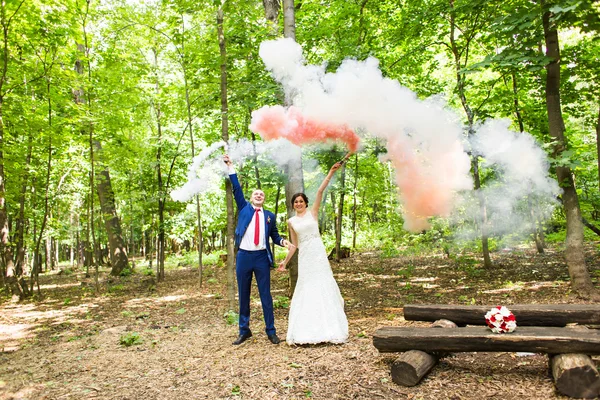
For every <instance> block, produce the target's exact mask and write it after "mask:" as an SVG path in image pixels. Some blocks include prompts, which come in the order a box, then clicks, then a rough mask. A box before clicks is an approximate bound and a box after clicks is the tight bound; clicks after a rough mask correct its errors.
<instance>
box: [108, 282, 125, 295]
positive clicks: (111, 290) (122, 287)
mask: <svg viewBox="0 0 600 400" xmlns="http://www.w3.org/2000/svg"><path fill="white" fill-rule="evenodd" d="M124 290H125V285H123V284H118V285H111V286H109V287H108V293H111V294H117V293H120V292H122V291H124Z"/></svg>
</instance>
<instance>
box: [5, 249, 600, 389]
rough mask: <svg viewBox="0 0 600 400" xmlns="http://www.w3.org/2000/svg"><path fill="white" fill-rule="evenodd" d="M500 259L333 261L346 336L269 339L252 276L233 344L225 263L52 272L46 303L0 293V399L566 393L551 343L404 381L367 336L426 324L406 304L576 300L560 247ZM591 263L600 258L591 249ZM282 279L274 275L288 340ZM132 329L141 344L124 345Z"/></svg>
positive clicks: (471, 358) (460, 361) (445, 365)
mask: <svg viewBox="0 0 600 400" xmlns="http://www.w3.org/2000/svg"><path fill="white" fill-rule="evenodd" d="M498 257H500V258H499V259H497V260H496V261H497V262H496V266H497V268H496V269H495V270H494V271H482V270H478V268H477V266H476V263H475V264H473V263H472V262H471V261H470V260H471V259H474V258H473V257H472V256H469V257H467V258H462V259H460V258H456V259H453V260H452V259H448V258H444V257H442V256H427V257H426V256H412V257H409V256H404V257H397V258H381V257H380V255H378V254H375V253H364V254H358V255H353V256H352V257H351V258H349V259H346V260H343V262H342V263H340V264H333V268H334V272H335V274H336V278H337V279H338V282H339V284H340V289H341V291H342V294H343V295H344V298H345V299H346V309H347V313H348V318H349V322H350V340H349V342H348V343H347V344H344V345H319V346H301V347H298V346H292V347H290V346H288V345H287V344H285V343H282V344H280V345H278V346H276V345H272V344H271V343H270V342H268V340H267V338H266V336H265V334H264V323H263V322H262V315H261V311H260V302H259V300H258V299H259V297H258V293H257V292H256V290H255V288H254V292H253V298H252V321H251V327H252V329H253V332H254V337H253V338H251V339H250V340H248V341H247V342H246V343H244V344H243V345H241V346H232V345H231V342H232V341H233V340H234V339H235V337H236V336H237V326H235V325H228V324H227V323H226V321H225V318H224V317H223V315H224V313H225V312H226V310H227V300H226V299H225V298H224V297H225V296H226V290H225V275H224V271H223V269H222V268H218V267H213V268H208V271H207V272H208V275H209V277H208V278H209V279H208V280H207V283H206V284H205V285H204V287H203V288H202V289H201V290H200V289H199V288H198V286H197V283H196V278H197V271H196V270H192V269H179V270H175V271H169V272H168V273H167V280H166V282H164V283H161V284H160V285H157V286H155V285H153V284H152V282H151V281H150V280H149V279H148V278H147V277H142V276H139V275H135V276H132V277H129V278H122V279H120V280H118V281H114V282H112V283H108V284H105V286H103V288H104V289H103V290H104V291H103V293H102V294H101V295H100V296H98V297H95V296H94V295H93V291H92V290H91V289H90V288H89V286H88V284H87V283H86V282H85V281H84V282H83V283H82V282H81V278H82V277H81V276H80V275H77V274H73V275H70V276H64V275H63V276H56V275H49V276H45V277H43V283H44V285H45V288H44V289H43V291H44V293H45V294H46V298H45V299H44V300H43V301H40V302H24V303H15V302H10V301H8V302H5V303H4V304H2V305H0V350H3V352H1V353H0V399H2V400H5V399H88V398H89V399H132V400H133V399H143V400H150V399H177V400H184V399H238V398H241V399H244V398H245V399H301V398H314V399H403V398H406V399H482V398H488V397H489V398H493V397H503V398H513V399H517V398H518V399H549V398H557V399H558V398H562V397H561V396H558V395H557V394H556V392H555V390H554V386H553V384H552V381H551V380H550V378H549V376H548V367H547V357H546V356H545V355H533V356H523V357H519V356H518V355H516V354H514V353H477V354H475V353H465V354H458V355H454V356H452V357H449V358H446V359H444V360H443V361H442V362H441V363H440V364H439V365H438V366H436V367H435V368H434V370H433V371H432V373H431V374H430V375H429V376H428V377H427V378H426V379H424V380H423V381H422V382H421V383H420V384H419V385H418V386H416V387H413V388H406V387H401V386H397V385H395V384H394V383H393V382H391V378H390V375H389V367H390V364H391V362H392V361H393V358H394V356H393V355H383V356H382V355H381V354H379V353H378V352H377V350H376V349H375V348H374V347H373V345H372V336H371V335H372V333H373V332H374V330H375V329H376V328H377V327H378V326H382V325H396V326H408V325H418V323H414V322H407V321H405V320H404V319H403V318H402V305H403V304H404V303H408V302H411V303H433V302H435V303H455V304H459V303H462V304H464V303H473V302H474V303H477V304H505V305H508V306H510V304H514V303H542V302H551V303H565V302H580V301H579V300H577V299H576V298H575V297H574V296H573V295H572V294H570V293H569V286H568V282H567V279H566V271H567V270H566V266H565V265H564V263H563V261H562V258H561V255H560V254H559V253H552V252H550V253H549V254H546V255H544V256H538V255H535V254H534V253H532V252H529V251H514V252H511V253H507V254H502V255H499V256H498ZM589 261H590V264H589V265H594V266H598V265H600V263H599V262H598V256H597V254H596V252H594V251H593V249H591V250H590V260H589ZM594 268H597V267H594ZM592 273H594V274H596V273H597V270H592ZM285 279H286V278H285V276H283V275H280V274H276V273H274V274H273V276H272V281H273V296H274V298H275V300H276V301H275V303H276V304H280V305H281V307H280V308H277V309H276V315H275V321H276V327H277V329H278V334H279V336H280V337H282V338H284V337H285V333H286V323H287V312H288V309H287V307H286V304H285V303H286V298H285V297H283V296H285V294H286V291H285V284H286V282H285ZM53 285H54V286H53ZM136 337H138V338H139V339H138V340H139V341H140V343H139V344H134V345H131V346H128V347H127V346H124V345H122V344H120V342H121V341H122V340H129V341H130V342H133V341H135V338H136Z"/></svg>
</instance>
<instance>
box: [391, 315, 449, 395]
mask: <svg viewBox="0 0 600 400" xmlns="http://www.w3.org/2000/svg"><path fill="white" fill-rule="evenodd" d="M431 327H432V328H456V324H455V323H454V322H452V321H449V320H447V319H440V320H437V321H435V322H433V323H432V324H431ZM447 355H448V354H447V353H433V354H429V353H425V352H424V351H421V350H410V351H406V352H404V353H402V354H401V355H400V356H399V357H398V358H396V360H395V361H394V363H393V364H392V380H393V381H394V382H395V383H397V384H398V385H402V386H415V385H416V384H417V383H419V382H420V381H421V379H423V377H424V376H425V375H427V374H428V373H429V371H431V370H432V369H433V367H435V365H436V364H437V362H438V360H439V359H440V358H443V357H445V356H447Z"/></svg>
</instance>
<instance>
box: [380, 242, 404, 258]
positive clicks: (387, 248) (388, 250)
mask: <svg viewBox="0 0 600 400" xmlns="http://www.w3.org/2000/svg"><path fill="white" fill-rule="evenodd" d="M399 254H400V251H399V250H398V249H397V248H396V246H395V245H394V244H393V243H389V242H386V243H385V244H384V245H383V246H382V247H381V258H393V257H397V256H398V255H399Z"/></svg>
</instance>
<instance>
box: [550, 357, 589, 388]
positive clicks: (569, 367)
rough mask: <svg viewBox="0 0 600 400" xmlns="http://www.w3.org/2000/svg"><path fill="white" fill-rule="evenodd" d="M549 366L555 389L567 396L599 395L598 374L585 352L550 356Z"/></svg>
mask: <svg viewBox="0 0 600 400" xmlns="http://www.w3.org/2000/svg"><path fill="white" fill-rule="evenodd" d="M550 368H551V370H552V377H553V378H554V384H555V385H556V389H557V390H558V391H559V392H560V393H562V394H564V395H567V396H569V397H575V398H579V399H594V398H596V397H598V396H600V374H598V370H597V369H596V366H595V365H594V362H593V361H592V359H591V358H590V357H589V356H587V355H585V354H573V353H571V354H557V355H555V356H551V359H550Z"/></svg>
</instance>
